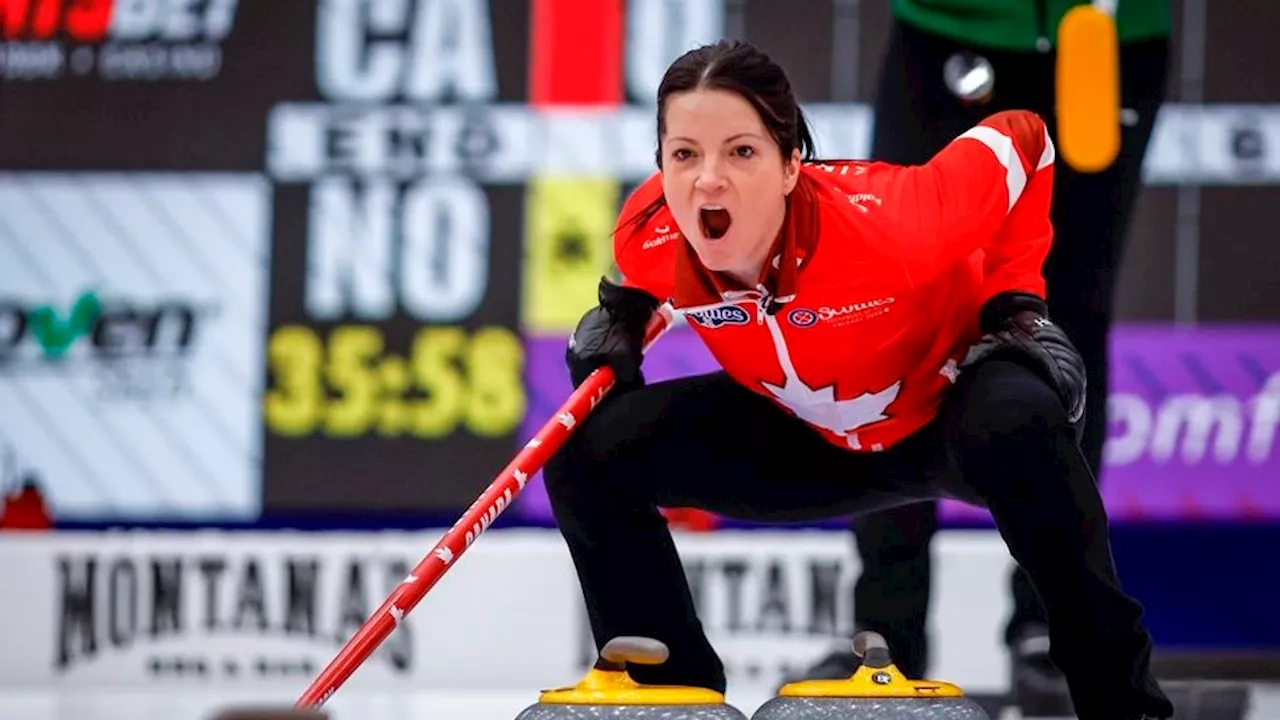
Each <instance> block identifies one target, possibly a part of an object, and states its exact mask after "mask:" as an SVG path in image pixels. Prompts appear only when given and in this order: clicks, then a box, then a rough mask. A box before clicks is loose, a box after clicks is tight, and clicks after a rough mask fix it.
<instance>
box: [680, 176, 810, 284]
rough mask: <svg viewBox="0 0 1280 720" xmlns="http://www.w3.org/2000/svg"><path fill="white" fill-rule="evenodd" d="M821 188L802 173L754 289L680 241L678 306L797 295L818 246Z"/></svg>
mask: <svg viewBox="0 0 1280 720" xmlns="http://www.w3.org/2000/svg"><path fill="white" fill-rule="evenodd" d="M819 192H820V189H819V188H818V186H817V183H816V182H814V181H813V180H812V179H810V178H809V177H808V176H806V175H804V174H803V173H802V174H801V175H800V179H799V180H798V181H797V182H796V186H795V188H794V189H793V190H792V191H791V194H790V195H788V196H787V215H786V219H785V220H784V221H783V223H782V229H781V231H779V233H778V237H777V239H776V240H775V241H774V244H773V248H772V249H771V250H770V253H769V257H770V261H769V262H767V263H765V266H764V268H763V269H762V270H761V272H760V278H759V280H758V281H757V283H756V287H754V288H746V287H743V286H742V285H740V284H739V283H737V282H735V281H733V280H731V279H729V278H727V277H725V276H723V275H722V274H720V273H717V272H712V271H710V270H707V269H706V268H705V267H703V265H702V262H701V261H700V260H699V259H698V254H697V252H695V251H694V249H693V245H692V244H690V243H689V242H687V241H686V242H682V243H680V248H679V250H678V252H677V254H676V264H675V296H674V298H673V299H674V301H675V306H676V307H677V308H693V307H701V306H706V305H719V304H721V303H724V302H732V301H734V300H737V299H740V298H742V297H746V296H751V297H755V296H759V297H760V303H761V305H762V306H763V305H771V304H772V305H783V304H785V303H788V302H791V301H792V300H794V299H795V296H796V291H797V289H798V284H799V276H800V271H801V270H802V269H804V266H805V264H806V263H807V262H808V260H809V258H810V257H811V256H812V255H813V252H814V250H815V248H816V246H817V244H818V229H819V228H818V226H819V222H818V217H819V212H818V211H819V200H818V193H819Z"/></svg>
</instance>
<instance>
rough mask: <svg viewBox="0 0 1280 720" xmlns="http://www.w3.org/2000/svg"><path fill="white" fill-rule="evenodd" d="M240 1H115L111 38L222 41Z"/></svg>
mask: <svg viewBox="0 0 1280 720" xmlns="http://www.w3.org/2000/svg"><path fill="white" fill-rule="evenodd" d="M237 2H238V0H116V2H115V5H114V7H113V8H112V11H111V30H110V35H111V38H112V39H113V40H115V41H121V42H137V41H141V40H168V41H172V42H184V41H192V40H197V39H201V40H222V39H225V38H226V37H227V35H228V34H229V33H230V32H231V26H232V25H233V24H234V21H235V15H236V3H237Z"/></svg>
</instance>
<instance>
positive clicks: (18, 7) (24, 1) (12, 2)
mask: <svg viewBox="0 0 1280 720" xmlns="http://www.w3.org/2000/svg"><path fill="white" fill-rule="evenodd" d="M30 5H31V2H30V0H0V34H3V35H4V39H5V40H17V39H18V38H20V37H22V34H23V31H24V30H26V29H27V12H28V10H29V6H30Z"/></svg>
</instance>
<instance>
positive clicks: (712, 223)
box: [698, 205, 732, 240]
mask: <svg viewBox="0 0 1280 720" xmlns="http://www.w3.org/2000/svg"><path fill="white" fill-rule="evenodd" d="M731 222H732V220H731V219H730V218H729V211H728V210H725V209H724V208H723V207H721V206H719V205H703V206H702V207H700V208H698V224H699V225H701V226H702V227H701V230H702V236H703V237H705V238H708V239H710V240H719V239H720V238H722V237H724V234H725V233H726V232H729V224H730V223H731Z"/></svg>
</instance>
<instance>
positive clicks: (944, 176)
mask: <svg viewBox="0 0 1280 720" xmlns="http://www.w3.org/2000/svg"><path fill="white" fill-rule="evenodd" d="M1054 158H1055V151H1054V147H1053V141H1052V140H1051V139H1050V138H1049V134H1048V131H1047V129H1046V127H1045V124H1044V121H1043V120H1041V119H1040V118H1039V117H1038V116H1037V115H1036V114H1035V113H1032V112H1029V111H1025V110H1011V111H1005V112H1000V113H996V114H994V115H992V116H991V117H988V118H987V119H985V120H983V121H982V122H981V123H979V124H978V125H976V126H974V127H973V128H970V129H969V130H968V131H967V132H965V133H964V134H962V135H961V136H960V137H958V138H956V139H955V140H953V141H952V142H951V143H950V144H948V145H947V146H946V147H945V148H943V149H942V151H941V152H939V153H938V154H937V155H935V156H934V157H933V158H932V159H931V160H930V161H929V162H928V163H926V164H924V165H920V166H913V167H903V168H896V169H895V170H896V171H895V172H892V173H889V174H888V176H887V177H886V182H887V186H886V187H884V188H883V190H882V192H883V193H884V196H885V198H886V200H887V201H889V202H892V203H893V205H894V207H893V211H892V213H891V216H892V217H893V222H895V223H896V227H895V228H894V232H895V235H896V237H897V239H898V241H899V242H901V243H902V251H903V257H904V258H905V261H906V263H907V266H908V271H909V272H910V274H911V278H912V280H913V281H914V282H916V283H925V282H928V281H929V280H930V279H932V278H933V277H935V276H937V274H938V273H940V272H942V271H944V270H945V269H947V268H949V267H953V266H954V265H955V263H957V262H961V261H963V260H965V259H967V258H970V257H971V256H972V255H973V254H974V252H976V251H978V250H981V251H983V253H984V258H983V268H984V284H983V297H982V299H983V300H984V301H985V300H986V299H988V298H990V297H992V296H993V295H996V294H997V293H1000V292H1004V291H1012V290H1017V291H1023V292H1028V293H1033V294H1035V295H1038V296H1040V297H1044V293H1045V288H1044V276H1043V274H1042V267H1043V264H1044V260H1045V257H1046V256H1047V255H1048V252H1049V246H1050V244H1051V243H1052V241H1053V225H1052V223H1051V220H1050V215H1049V209H1050V204H1051V202H1052V199H1053V163H1054Z"/></svg>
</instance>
